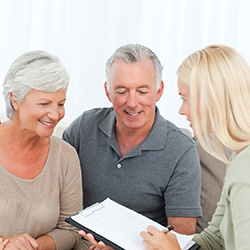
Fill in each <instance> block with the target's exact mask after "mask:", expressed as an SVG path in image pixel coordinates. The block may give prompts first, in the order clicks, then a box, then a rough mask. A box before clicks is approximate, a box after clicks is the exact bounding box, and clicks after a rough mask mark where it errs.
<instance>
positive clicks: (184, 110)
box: [178, 77, 193, 128]
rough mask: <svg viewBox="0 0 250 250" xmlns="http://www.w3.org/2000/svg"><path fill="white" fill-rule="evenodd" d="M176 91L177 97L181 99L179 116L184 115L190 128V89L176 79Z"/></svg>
mask: <svg viewBox="0 0 250 250" xmlns="http://www.w3.org/2000/svg"><path fill="white" fill-rule="evenodd" d="M178 90H179V95H180V96H181V99H182V104H181V107H180V109H179V111H178V112H179V114H180V115H185V116H186V117H187V120H188V121H189V126H190V127H191V128H193V127H192V119H191V108H190V87H189V86H187V85H186V84H185V83H184V82H183V81H182V80H181V79H180V78H179V77H178Z"/></svg>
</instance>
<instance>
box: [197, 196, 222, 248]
mask: <svg viewBox="0 0 250 250" xmlns="http://www.w3.org/2000/svg"><path fill="white" fill-rule="evenodd" d="M222 199H223V198H222V197H221V199H220V201H219V203H218V205H217V208H216V211H215V213H214V215H213V218H212V221H211V222H210V223H209V226H208V227H207V228H206V229H205V230H204V231H203V232H201V233H200V234H196V235H194V238H193V240H194V241H195V242H196V243H198V244H199V245H200V248H199V250H213V249H217V250H222V249H224V248H223V246H222V240H221V233H220V229H219V228H220V222H221V220H222V217H223V215H224V212H225V206H224V204H223V202H222Z"/></svg>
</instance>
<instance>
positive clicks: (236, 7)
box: [0, 0, 250, 127]
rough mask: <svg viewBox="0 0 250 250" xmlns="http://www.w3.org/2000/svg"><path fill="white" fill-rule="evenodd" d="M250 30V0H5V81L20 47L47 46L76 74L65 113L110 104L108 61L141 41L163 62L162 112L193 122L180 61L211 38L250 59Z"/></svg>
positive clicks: (1, 31)
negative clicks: (185, 108) (181, 92)
mask: <svg viewBox="0 0 250 250" xmlns="http://www.w3.org/2000/svg"><path fill="white" fill-rule="evenodd" d="M249 34H250V1H249V0H0V82H1V84H0V86H2V83H3V79H4V77H5V74H6V72H7V70H8V68H9V66H10V64H11V63H12V62H13V61H14V60H15V59H16V58H17V56H19V55H20V54H22V53H24V52H27V51H30V50H34V49H42V50H46V51H48V52H50V53H52V54H54V55H57V56H58V57H59V58H60V59H61V61H62V63H63V65H64V66H65V67H66V69H67V71H68V73H69V75H70V78H71V81H70V86H69V89H68V94H67V102H66V116H65V118H64V120H63V121H64V122H71V121H72V120H73V119H75V118H76V117H77V116H78V115H80V114H81V113H82V112H83V111H84V110H87V109H90V108H93V107H102V106H110V105H111V104H110V103H109V101H108V100H107V98H106V96H105V92H104V88H103V84H104V82H105V62H106V60H107V59H108V57H110V56H111V54H112V53H113V52H114V50H115V49H116V48H117V47H119V46H121V45H123V44H127V43H140V44H143V45H146V46H147V47H149V48H151V49H152V50H153V51H154V52H155V53H156V54H157V55H158V57H159V59H160V61H161V62H162V64H163V67H164V71H163V80H164V82H165V90H164V94H163V96H162V99H161V100H160V101H159V102H158V104H157V105H158V107H159V108H160V112H161V114H162V115H163V116H164V117H165V118H167V119H169V120H170V121H172V122H174V123H176V124H177V125H178V126H181V127H188V123H187V122H186V120H185V118H184V117H181V116H180V115H179V114H178V108H179V106H180V103H181V100H180V98H179V96H178V91H177V84H176V81H177V78H176V70H177V68H178V66H179V65H180V63H181V62H182V61H183V60H184V59H185V58H186V57H187V56H188V55H189V54H190V53H192V52H194V51H196V50H198V49H201V48H203V47H205V46H207V45H210V44H226V45H229V46H231V47H233V48H235V49H237V50H238V51H239V52H240V53H241V54H242V55H243V56H244V57H245V58H246V59H247V61H248V62H250V49H249V46H250V35H249ZM0 91H2V87H0ZM0 113H5V104H4V99H3V97H2V95H0Z"/></svg>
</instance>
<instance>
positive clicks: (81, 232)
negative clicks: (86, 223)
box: [78, 230, 88, 240]
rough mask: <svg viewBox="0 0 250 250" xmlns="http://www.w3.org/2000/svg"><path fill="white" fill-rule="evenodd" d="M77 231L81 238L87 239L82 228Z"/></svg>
mask: <svg viewBox="0 0 250 250" xmlns="http://www.w3.org/2000/svg"><path fill="white" fill-rule="evenodd" d="M78 233H79V234H80V235H81V236H82V237H83V238H85V239H86V240H88V236H87V234H86V233H85V232H84V231H83V230H80V231H79V232H78Z"/></svg>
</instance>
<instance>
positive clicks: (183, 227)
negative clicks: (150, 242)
mask: <svg viewBox="0 0 250 250" xmlns="http://www.w3.org/2000/svg"><path fill="white" fill-rule="evenodd" d="M168 224H169V225H172V226H173V227H174V231H175V232H177V233H181V234H187V235H190V234H194V233H195V230H196V218H190V217H168Z"/></svg>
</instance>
